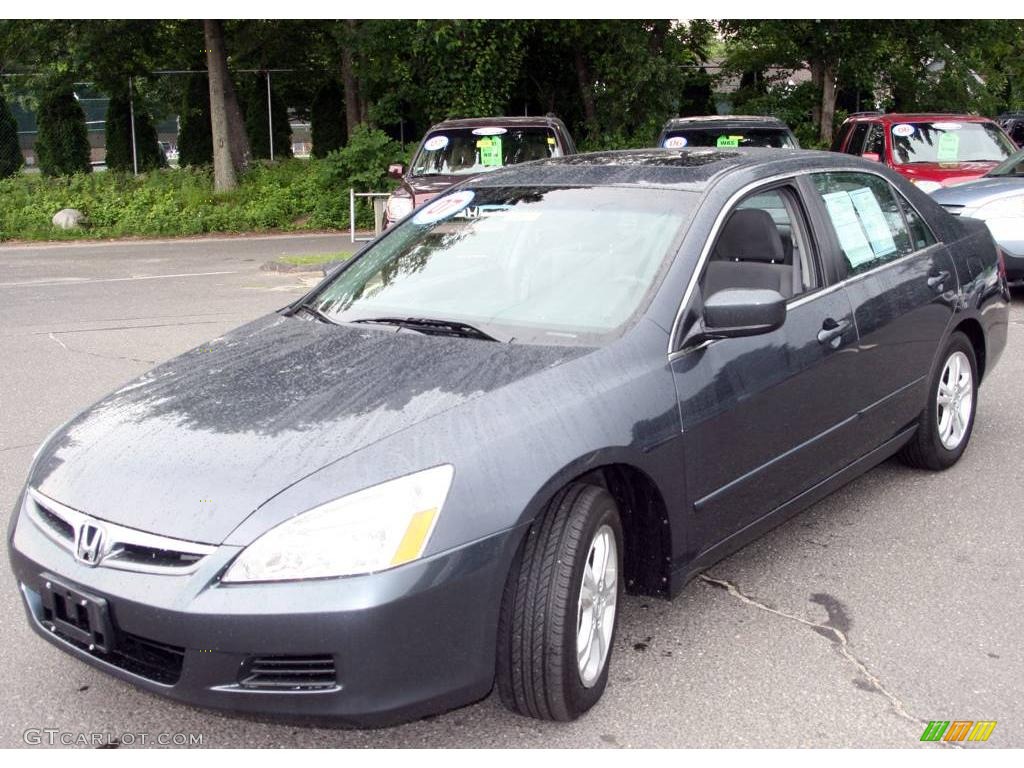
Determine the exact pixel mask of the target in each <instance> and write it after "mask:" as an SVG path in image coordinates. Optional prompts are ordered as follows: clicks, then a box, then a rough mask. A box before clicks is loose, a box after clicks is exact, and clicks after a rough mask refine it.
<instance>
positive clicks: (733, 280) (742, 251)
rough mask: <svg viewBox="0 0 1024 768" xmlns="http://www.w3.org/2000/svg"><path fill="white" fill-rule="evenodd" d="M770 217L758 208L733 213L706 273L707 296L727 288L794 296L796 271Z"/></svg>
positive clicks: (727, 221)
mask: <svg viewBox="0 0 1024 768" xmlns="http://www.w3.org/2000/svg"><path fill="white" fill-rule="evenodd" d="M785 260H786V252H785V247H784V246H783V243H782V237H781V236H780V235H779V230H778V228H777V227H776V226H775V222H774V221H773V220H772V217H771V214H769V213H768V212H767V211H763V210H761V209H759V208H740V209H737V210H735V211H733V212H732V213H731V214H730V215H729V218H728V219H727V220H726V222H725V226H724V227H722V232H721V234H720V235H719V236H718V242H717V243H716V244H715V249H714V251H712V253H711V260H710V261H709V262H708V265H707V267H706V269H705V272H704V283H703V291H704V296H705V297H707V296H710V295H711V294H713V293H716V292H717V291H721V290H723V289H725V288H768V289H770V290H773V291H778V292H779V293H781V294H782V295H783V296H785V297H786V298H787V299H788V298H790V297H791V296H792V295H793V267H792V266H791V265H789V264H786V263H785Z"/></svg>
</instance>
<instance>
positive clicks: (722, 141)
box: [715, 136, 743, 147]
mask: <svg viewBox="0 0 1024 768" xmlns="http://www.w3.org/2000/svg"><path fill="white" fill-rule="evenodd" d="M742 140H743V137H742V136H719V137H718V141H716V142H715V146H716V147H738V146H739V145H740V141H742Z"/></svg>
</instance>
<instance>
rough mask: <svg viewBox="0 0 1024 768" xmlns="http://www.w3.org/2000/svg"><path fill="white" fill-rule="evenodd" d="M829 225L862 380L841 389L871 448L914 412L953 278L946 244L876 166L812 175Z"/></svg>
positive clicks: (829, 244) (949, 306) (860, 443)
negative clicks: (854, 327)
mask: <svg viewBox="0 0 1024 768" xmlns="http://www.w3.org/2000/svg"><path fill="white" fill-rule="evenodd" d="M811 178H812V181H813V186H814V189H815V191H816V192H817V199H816V201H815V202H816V204H817V205H819V206H821V212H822V213H823V214H824V215H822V216H821V220H822V221H824V222H826V225H825V231H824V232H822V233H821V235H820V237H819V240H820V242H821V243H822V249H823V254H824V256H825V258H826V260H827V261H829V262H831V263H830V264H829V266H830V267H831V268H832V269H834V270H835V272H836V274H837V276H838V278H839V279H840V280H841V281H842V284H843V285H844V286H845V288H846V293H847V294H848V295H849V297H850V301H851V303H852V305H853V312H854V319H855V321H856V324H857V330H858V334H859V342H858V344H857V346H856V358H857V367H856V374H855V376H856V378H855V380H854V381H852V382H851V385H850V386H847V387H845V388H844V390H843V397H844V398H849V399H850V401H851V402H852V403H853V404H854V405H855V406H856V410H857V411H858V412H859V413H860V418H859V419H858V424H857V429H856V445H857V448H858V451H859V452H860V453H862V454H863V453H867V452H868V451H870V450H871V449H873V448H876V447H878V446H879V445H881V444H882V443H883V442H884V441H885V440H887V439H889V438H891V437H893V436H895V435H896V434H897V433H898V432H899V431H901V430H902V429H903V428H904V427H906V426H908V425H909V424H910V423H911V422H912V421H913V420H914V419H916V418H917V417H918V415H919V414H920V412H921V409H922V408H923V407H924V403H925V400H926V387H927V382H928V378H929V374H930V370H931V366H932V363H933V361H934V358H935V356H936V354H937V352H938V346H939V343H940V341H941V339H942V338H943V336H944V334H945V330H946V327H947V326H948V324H949V322H950V319H951V317H952V315H953V311H954V307H955V301H956V295H957V290H958V286H957V278H956V271H955V270H954V268H953V262H952V259H951V258H950V255H949V253H948V252H947V251H946V248H945V246H943V245H942V244H941V243H939V242H937V241H936V238H935V236H934V235H933V233H932V232H931V230H930V229H929V228H928V225H927V224H926V223H925V221H924V219H923V218H922V217H921V216H920V215H919V214H918V213H917V211H916V210H915V209H914V208H913V207H912V206H911V205H910V203H909V202H908V201H907V200H906V198H904V197H903V196H902V195H901V194H900V193H899V192H898V190H897V189H895V187H893V185H892V184H890V182H889V181H888V180H887V179H885V178H884V177H882V176H881V175H876V174H873V173H864V172H847V171H842V172H828V173H817V174H813V175H812V177H811Z"/></svg>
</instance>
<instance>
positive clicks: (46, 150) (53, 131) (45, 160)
mask: <svg viewBox="0 0 1024 768" xmlns="http://www.w3.org/2000/svg"><path fill="white" fill-rule="evenodd" d="M36 118H37V120H38V122H39V134H38V136H37V137H36V157H37V158H38V160H39V169H40V170H41V171H42V172H43V173H44V174H45V175H47V176H71V175H72V174H75V173H89V172H90V171H91V170H92V165H90V163H89V134H88V132H87V129H86V125H85V113H84V112H83V111H82V108H81V107H80V106H79V104H78V100H77V99H76V98H75V95H74V92H73V91H72V90H71V87H70V86H58V87H57V88H55V89H53V90H51V91H50V92H49V93H47V94H46V95H45V96H44V97H43V99H42V101H41V102H40V104H39V112H38V114H37V116H36Z"/></svg>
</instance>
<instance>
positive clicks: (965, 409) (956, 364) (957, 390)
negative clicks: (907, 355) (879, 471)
mask: <svg viewBox="0 0 1024 768" xmlns="http://www.w3.org/2000/svg"><path fill="white" fill-rule="evenodd" d="M977 405H978V363H977V360H976V358H975V354H974V347H973V346H972V345H971V342H970V340H969V339H968V338H967V337H966V336H965V335H964V334H962V333H960V332H959V331H957V332H956V333H954V334H953V335H952V336H951V337H950V339H949V344H948V346H947V347H946V351H945V354H944V356H943V362H942V364H941V365H940V366H939V368H938V370H937V371H936V372H935V376H934V377H933V379H932V381H931V382H930V383H929V389H928V405H927V406H925V409H924V411H923V412H922V413H921V418H920V420H919V424H918V428H917V433H916V434H915V435H914V437H913V439H912V440H911V441H910V442H909V443H908V444H907V445H906V447H905V448H904V449H903V451H902V453H901V454H900V457H901V458H902V459H903V460H904V461H905V462H906V463H907V464H909V465H910V466H912V467H918V468H920V469H932V470H940V469H946V468H947V467H951V466H953V465H954V464H955V463H956V462H957V460H958V459H959V458H960V456H962V455H963V452H964V451H965V450H966V449H967V443H968V442H970V439H971V432H972V431H973V430H974V414H975V411H976V410H977Z"/></svg>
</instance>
